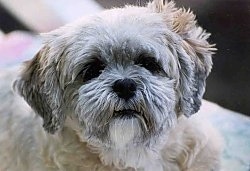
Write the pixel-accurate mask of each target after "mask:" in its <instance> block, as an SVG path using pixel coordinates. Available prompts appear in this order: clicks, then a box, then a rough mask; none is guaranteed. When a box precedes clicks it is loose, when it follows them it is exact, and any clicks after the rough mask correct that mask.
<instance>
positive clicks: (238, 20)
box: [0, 0, 250, 115]
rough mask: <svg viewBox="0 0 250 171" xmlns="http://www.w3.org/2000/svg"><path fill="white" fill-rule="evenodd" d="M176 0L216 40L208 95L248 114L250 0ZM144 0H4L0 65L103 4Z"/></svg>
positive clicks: (0, 8)
mask: <svg viewBox="0 0 250 171" xmlns="http://www.w3.org/2000/svg"><path fill="white" fill-rule="evenodd" d="M175 2H176V4H177V6H179V7H185V8H191V9H192V10H193V11H194V13H195V14H196V15H197V20H198V23H199V24H200V25H201V26H202V27H204V28H206V29H207V30H208V31H209V32H211V33H212V36H211V38H210V42H211V43H216V44H217V46H216V47H217V48H218V51H217V53H216V55H215V56H214V58H213V61H214V66H213V70H212V73H211V74H210V76H209V78H208V81H207V90H206V93H205V97H204V98H205V99H207V100H209V101H212V102H215V103H218V104H219V105H221V106H223V107H225V108H228V109H231V110H234V111H237V112H241V113H243V114H245V115H250V56H249V55H250V0H188V1H187V0H175ZM146 3H147V1H146V0H140V1H139V0H95V1H94V0H70V1H69V0H56V1H51V0H36V1H33V0H0V66H1V65H2V66H3V65H4V64H8V65H11V64H13V63H15V62H16V61H22V60H23V59H27V58H31V57H32V56H31V54H34V53H35V51H37V50H38V48H39V46H40V42H39V39H38V38H37V37H36V35H37V33H40V32H47V31H50V30H53V29H55V28H58V27H59V26H61V25H64V24H66V23H68V22H71V21H73V20H75V19H77V18H80V17H81V16H84V15H90V14H94V13H96V12H99V11H101V10H103V9H105V8H111V7H120V6H124V5H125V4H136V5H144V4H146ZM20 31H25V32H20ZM1 63H2V64H1ZM3 63H4V64H3Z"/></svg>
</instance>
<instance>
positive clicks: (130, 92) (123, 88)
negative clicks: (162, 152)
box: [112, 78, 136, 100]
mask: <svg viewBox="0 0 250 171" xmlns="http://www.w3.org/2000/svg"><path fill="white" fill-rule="evenodd" d="M112 88H113V90H114V92H116V94H117V95H118V97H120V98H123V99H125V100H128V99H130V98H131V97H133V96H134V95H135V91H136V82H135V81H134V80H132V79H128V78H126V79H123V80H117V81H115V83H114V85H113V87H112Z"/></svg>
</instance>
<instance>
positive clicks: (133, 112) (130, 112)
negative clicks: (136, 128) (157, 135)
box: [114, 109, 149, 130]
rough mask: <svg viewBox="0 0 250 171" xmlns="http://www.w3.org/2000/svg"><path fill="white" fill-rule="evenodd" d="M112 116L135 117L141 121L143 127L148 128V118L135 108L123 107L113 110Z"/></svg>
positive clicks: (120, 117)
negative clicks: (122, 108)
mask: <svg viewBox="0 0 250 171" xmlns="http://www.w3.org/2000/svg"><path fill="white" fill-rule="evenodd" d="M114 118H117V119H136V118H137V119H139V120H140V121H141V123H142V125H143V127H144V128H145V129H146V130H148V126H149V125H148V124H149V120H148V119H147V118H146V116H145V115H144V114H143V113H141V112H138V111H136V110H132V109H124V110H119V111H115V112H114Z"/></svg>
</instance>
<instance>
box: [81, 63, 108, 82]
mask: <svg viewBox="0 0 250 171" xmlns="http://www.w3.org/2000/svg"><path fill="white" fill-rule="evenodd" d="M104 68H105V65H104V63H103V62H102V61H100V60H99V59H94V60H93V61H92V62H90V63H88V64H87V65H86V66H85V69H84V70H83V71H82V74H83V81H84V82H85V81H89V80H91V79H93V78H96V77H98V76H99V75H100V74H101V73H102V71H103V70H104Z"/></svg>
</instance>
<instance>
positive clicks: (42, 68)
mask: <svg viewBox="0 0 250 171" xmlns="http://www.w3.org/2000/svg"><path fill="white" fill-rule="evenodd" d="M49 56H50V53H49V48H48V47H46V46H45V47H43V48H42V49H41V50H40V51H39V52H38V53H37V55H36V56H35V57H34V58H33V59H32V60H31V61H28V62H26V63H25V66H24V69H23V71H22V73H21V75H20V77H19V78H18V79H17V80H16V81H15V82H14V84H13V87H14V90H16V91H17V92H18V93H19V94H20V95H21V96H22V97H24V99H25V100H26V101H27V103H28V104H29V105H30V106H31V107H32V108H33V110H34V111H35V112H36V113H37V114H38V115H40V116H41V117H42V118H43V127H44V129H45V130H46V131H48V132H49V133H52V134H53V133H55V132H56V131H57V130H59V129H60V128H61V127H62V125H63V123H64V120H65V115H64V114H63V112H62V107H63V102H62V91H61V90H60V89H59V87H60V86H59V83H58V76H57V74H56V69H55V67H56V66H55V64H54V63H53V62H48V61H49Z"/></svg>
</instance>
